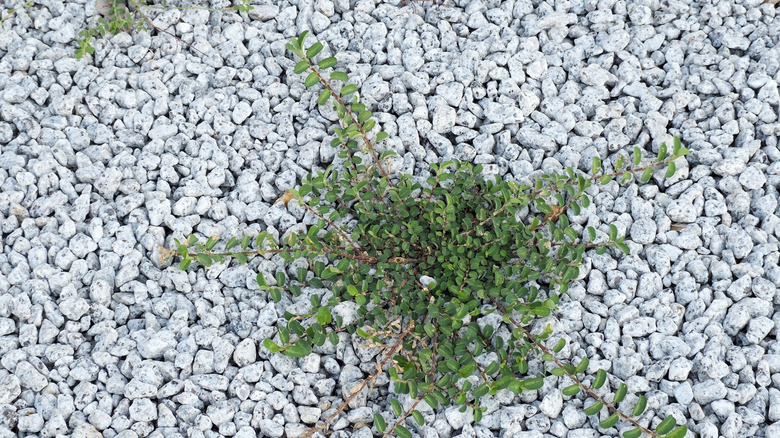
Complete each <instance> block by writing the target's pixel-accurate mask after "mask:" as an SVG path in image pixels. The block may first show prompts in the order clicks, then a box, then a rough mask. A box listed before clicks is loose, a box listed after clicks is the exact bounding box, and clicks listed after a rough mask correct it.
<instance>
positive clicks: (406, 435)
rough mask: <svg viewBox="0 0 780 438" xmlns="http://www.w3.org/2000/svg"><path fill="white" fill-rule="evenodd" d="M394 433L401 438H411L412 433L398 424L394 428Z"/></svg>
mask: <svg viewBox="0 0 780 438" xmlns="http://www.w3.org/2000/svg"><path fill="white" fill-rule="evenodd" d="M395 433H396V435H398V436H399V437H401V438H412V433H411V432H409V429H407V428H405V427H403V426H401V425H400V424H399V425H397V426H395Z"/></svg>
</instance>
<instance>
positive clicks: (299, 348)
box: [284, 340, 311, 357]
mask: <svg viewBox="0 0 780 438" xmlns="http://www.w3.org/2000/svg"><path fill="white" fill-rule="evenodd" d="M284 354H286V355H287V356H290V357H306V356H308V355H309V354H311V346H310V345H309V344H308V343H306V342H303V341H301V340H298V341H297V342H296V343H295V344H293V345H290V346H289V347H287V348H285V349H284Z"/></svg>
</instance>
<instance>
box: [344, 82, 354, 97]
mask: <svg viewBox="0 0 780 438" xmlns="http://www.w3.org/2000/svg"><path fill="white" fill-rule="evenodd" d="M356 91H357V85H355V84H348V85H345V86H344V87H343V88H342V89H341V92H340V94H341V95H342V96H346V95H347V94H352V93H354V92H356Z"/></svg>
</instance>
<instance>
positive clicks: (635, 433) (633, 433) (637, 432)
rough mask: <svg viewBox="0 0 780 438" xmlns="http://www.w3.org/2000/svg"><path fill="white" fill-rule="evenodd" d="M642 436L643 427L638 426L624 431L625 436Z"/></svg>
mask: <svg viewBox="0 0 780 438" xmlns="http://www.w3.org/2000/svg"><path fill="white" fill-rule="evenodd" d="M640 436H642V429H640V428H638V427H635V428H633V429H631V430H629V431H626V432H623V438H639V437H640Z"/></svg>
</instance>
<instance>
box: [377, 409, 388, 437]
mask: <svg viewBox="0 0 780 438" xmlns="http://www.w3.org/2000/svg"><path fill="white" fill-rule="evenodd" d="M374 426H376V430H378V431H379V432H381V433H384V431H385V428H386V427H387V423H385V418H384V417H383V416H381V415H379V414H374Z"/></svg>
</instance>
